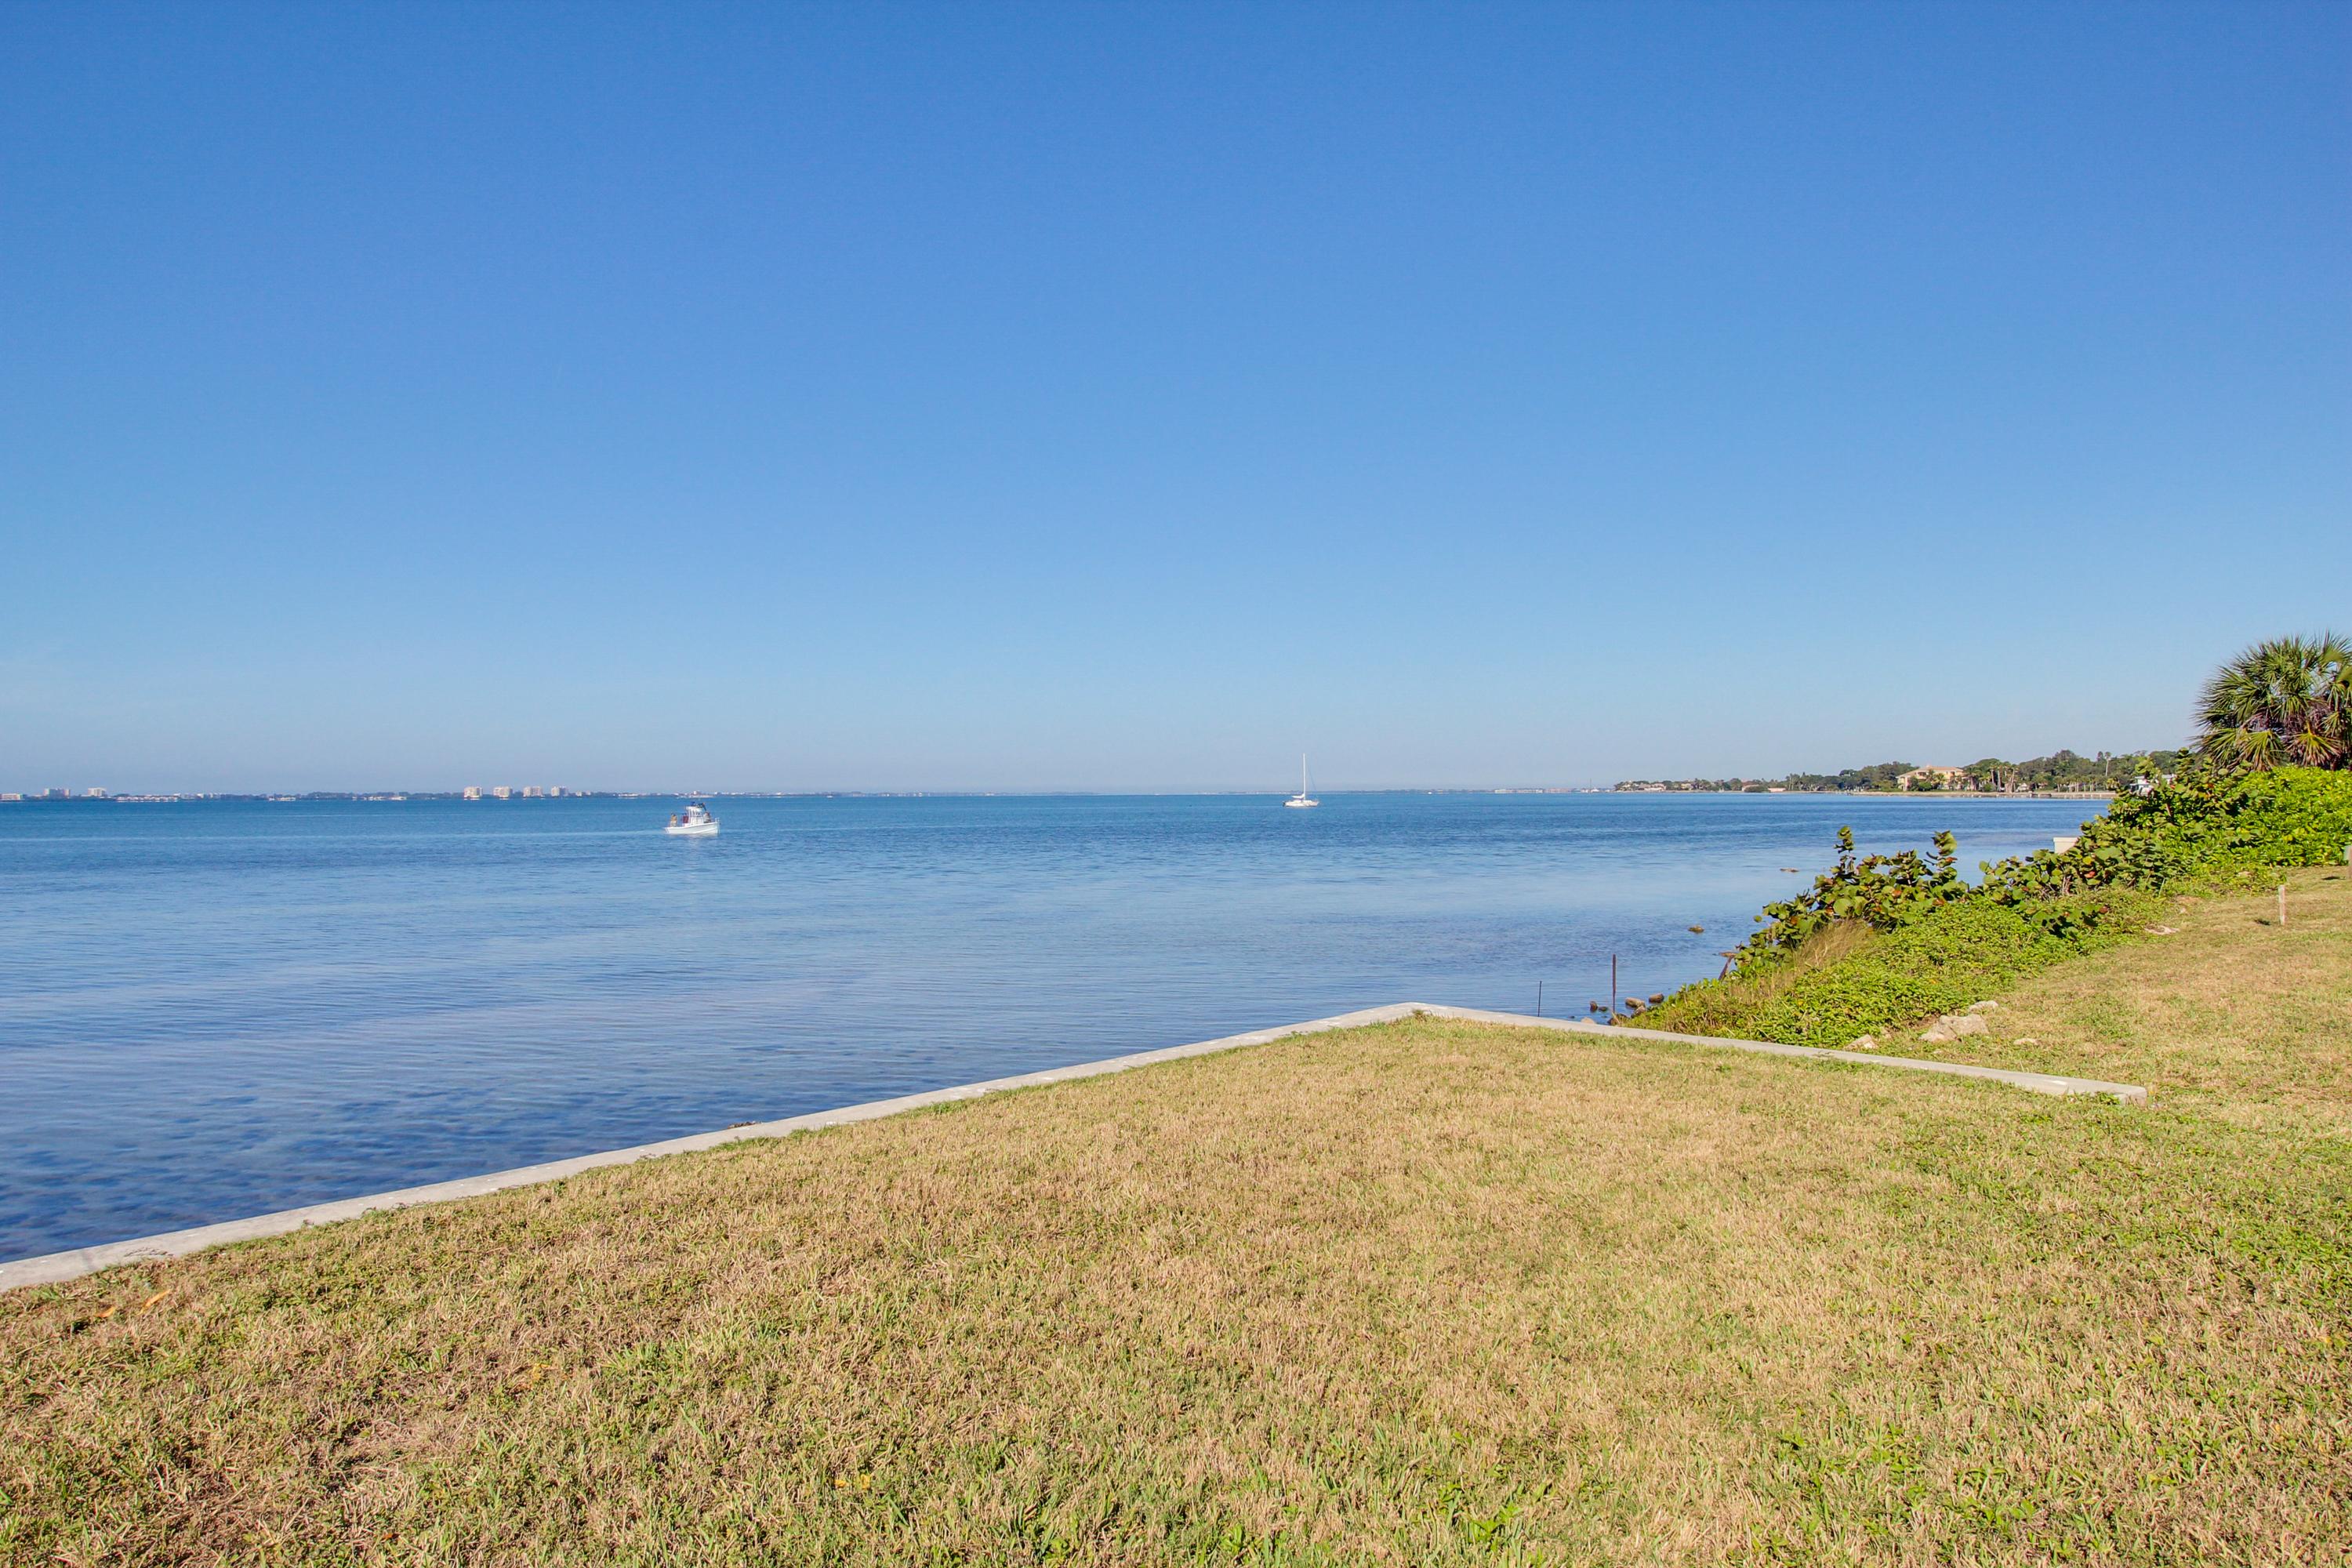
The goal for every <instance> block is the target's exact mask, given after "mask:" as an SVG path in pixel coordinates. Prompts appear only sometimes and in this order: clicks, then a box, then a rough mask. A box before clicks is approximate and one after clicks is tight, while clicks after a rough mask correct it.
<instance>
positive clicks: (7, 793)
mask: <svg viewBox="0 0 2352 1568" xmlns="http://www.w3.org/2000/svg"><path fill="white" fill-rule="evenodd" d="M24 798H25V797H24V796H23V795H18V794H17V793H16V791H15V790H12V789H11V790H0V801H8V800H22V799H24Z"/></svg>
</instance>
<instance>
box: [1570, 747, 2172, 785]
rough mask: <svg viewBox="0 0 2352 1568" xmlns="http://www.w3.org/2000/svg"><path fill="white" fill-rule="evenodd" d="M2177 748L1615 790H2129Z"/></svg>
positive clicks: (2167, 765) (1896, 765) (2153, 775)
mask: <svg viewBox="0 0 2352 1568" xmlns="http://www.w3.org/2000/svg"><path fill="white" fill-rule="evenodd" d="M2188 754H2189V753H2188V752H2184V751H2148V752H2093V753H2092V754H2091V755H2089V756H2087V757H2085V756H2083V755H2081V754H2079V753H2077V752H2069V751H2056V752H2051V753H2050V754H2049V755H2048V756H2046V757H2029V758H2027V759H2026V760H2025V761H2023V762H2020V763H2012V762H2010V761H2008V760H2006V759H2004V758H2001V757H1979V758H1978V759H1977V760H1976V761H1975V762H1973V763H1969V764H1968V765H1967V766H1965V767H1959V768H1956V769H1951V770H1937V769H1928V768H1923V767H1922V766H1921V765H1920V764H1919V763H1904V762H1892V763H1871V764H1870V765H1869V766H1867V767H1859V768H1846V769H1843V770H1842V771H1840V772H1838V773H1789V774H1787V775H1785V776H1783V777H1780V778H1775V779H1746V778H1732V779H1628V780H1627V781H1625V782H1624V783H1622V784H1619V785H1618V786H1617V787H1618V788H1619V789H1621V790H1633V791H1649V792H1658V791H1678V790H1690V791H1702V790H1709V791H1728V792H1734V793H1746V794H1750V795H1761V794H1764V793H1765V792H1767V791H1770V790H1783V791H1786V792H1788V793H1789V794H1791V795H1801V794H1822V793H1827V792H1831V791H1853V790H1879V791H1884V792H1886V793H1889V794H1898V793H1915V792H1916V793H1931V794H1933V793H1948V792H1950V791H1955V790H1979V791H1984V792H1987V793H1990V794H2000V795H2008V794H2012V793H2016V794H2022V793H2024V792H2026V791H2029V790H2085V791H2089V790H2110V789H2129V788H2132V787H2134V786H2135V785H2136V784H2137V783H2138V782H2139V781H2140V780H2142V779H2145V780H2147V781H2149V782H2150V783H2154V782H2157V781H2158V780H2161V779H2164V778H2167V777H2169V776H2170V775H2171V774H2173V773H2177V772H2179V768H2180V763H2181V762H2182V760H2183V759H2184V758H2186V757H2187V756H2188Z"/></svg>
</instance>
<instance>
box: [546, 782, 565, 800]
mask: <svg viewBox="0 0 2352 1568" xmlns="http://www.w3.org/2000/svg"><path fill="white" fill-rule="evenodd" d="M547 798H548V799H550V800H561V799H562V798H563V786H562V784H550V785H548V786H547Z"/></svg>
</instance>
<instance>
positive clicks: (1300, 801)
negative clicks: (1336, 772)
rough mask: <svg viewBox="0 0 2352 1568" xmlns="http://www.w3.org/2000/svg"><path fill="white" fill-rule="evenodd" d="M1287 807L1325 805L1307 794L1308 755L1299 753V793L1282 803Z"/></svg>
mask: <svg viewBox="0 0 2352 1568" xmlns="http://www.w3.org/2000/svg"><path fill="white" fill-rule="evenodd" d="M1282 804H1283V805H1322V804H1323V803H1322V802H1321V801H1319V800H1317V799H1316V798H1315V797H1314V796H1313V795H1308V794H1307V753H1306V752H1299V753H1298V793H1297V795H1292V796H1291V797H1290V798H1289V799H1288V800H1286V801H1284V802H1283V803H1282Z"/></svg>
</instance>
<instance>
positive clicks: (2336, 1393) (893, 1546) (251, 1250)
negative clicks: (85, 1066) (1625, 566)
mask: <svg viewBox="0 0 2352 1568" xmlns="http://www.w3.org/2000/svg"><path fill="white" fill-rule="evenodd" d="M2294 886H2295V892H2294V896H2293V898H2292V900H2291V901H2290V905H2289V910H2290V921H2289V924H2288V926H2287V927H2286V928H2285V929H2284V930H2280V929H2278V928H2276V927H2275V926H2273V925H2272V924H2269V923H2266V921H2267V919H2268V917H2269V915H2270V914H2271V913H2272V911H2273V904H2272V902H2271V900H2269V897H2268V895H2266V894H2265V895H2263V897H2260V898H2256V897H2251V896H2250V897H2243V898H2224V899H2213V900H2199V901H2194V902H2192V903H2190V904H2189V905H2188V906H2186V907H2185V908H2183V907H2179V906H2175V908H2174V914H2173V917H2172V918H2171V921H2170V923H2172V924H2174V925H2177V926H2178V927H2179V931H2178V932H2177V933H2176V934H2174V935H2171V936H2167V937H2158V938H2152V939H2150V940H2148V941H2147V942H2137V943H2133V944H2130V945H2127V946H2123V947H2118V948H2115V949H2112V950H2109V951H2106V952H2100V953H2097V954H2095V955H2093V956H2090V957H2087V958H2084V959H2081V960H2078V961H2076V962H2074V963H2068V964H2064V965H2061V966H2060V967H2058V968H2056V969H2053V970H2050V971H2047V972H2045V973H2042V974H2040V975H2037V976H2035V977H2033V978H2032V979H2031V980H2029V981H2027V982H2024V983H2022V984H2020V985H2019V986H2018V987H2017V988H2016V989H2015V991H2014V992H2013V993H2012V994H2011V995H2010V996H2009V997H2008V998H2007V1001H2008V1003H2009V1005H2006V1006H2004V1007H2003V1009H2002V1010H2001V1011H2000V1013H1999V1014H1998V1015H1997V1017H1998V1020H1999V1023H1998V1026H1997V1027H1996V1030H1995V1033H1994V1035H1993V1036H1992V1037H1990V1038H1986V1039H1978V1040H1972V1041H1969V1042H1965V1044H1967V1045H1969V1046H1970V1047H1975V1059H1981V1060H1989V1061H1995V1062H1999V1063H2002V1064H2006V1065H2021V1066H2032V1067H2041V1068H2054V1069H2057V1070H2062V1071H2069V1072H2076V1073H2083V1074H2089V1075H2094V1076H2097V1077H2102V1078H2110V1079H2126V1080H2129V1081H2136V1082H2140V1083H2145V1084H2147V1086H2149V1088H2150V1089H2151V1091H2152V1093H2153V1096H2154V1103H2152V1104H2151V1105H2150V1106H2149V1107H2147V1108H2146V1109H2141V1110H2126V1109H2124V1108H2121V1107H2117V1106H2116V1105H2113V1104H2109V1103H2105V1102H2100V1101H2092V1100H2082V1101H2073V1100H2051V1099H2045V1098H2041V1097H2037V1096H2033V1095H2028V1094H2024V1093H2021V1092H2018V1091H2015V1090H2011V1089H2003V1088H1999V1087H1995V1086H1991V1085H1985V1084H1977V1083H1968V1082H1957V1081H1948V1080H1943V1079H1936V1078H1932V1077H1927V1076H1924V1075H1915V1074H1906V1073H1900V1072H1895V1071H1889V1070H1885V1069H1879V1068H1842V1067H1837V1066H1834V1065H1823V1064H1816V1063H1802V1062H1790V1061H1783V1060H1780V1059H1777V1058H1759V1057H1754V1056H1749V1055H1746V1054H1742V1053H1735V1052H1727V1051H1725V1052H1718V1051H1715V1050H1711V1049H1708V1048H1706V1047H1692V1046H1679V1045H1669V1044H1661V1043H1649V1042H1643V1041H1637V1040H1633V1039H1630V1038H1617V1039H1611V1038H1608V1037H1579V1036H1563V1035H1559V1034H1556V1033H1544V1032H1537V1031H1518V1030H1508V1029H1497V1028H1491V1027H1486V1026H1473V1025H1463V1024H1450V1023H1440V1022H1435V1021H1431V1020H1421V1021H1417V1022H1413V1023H1408V1024H1401V1025H1394V1026H1383V1027H1380V1028H1372V1029H1365V1030H1360V1031H1354V1032H1350V1033H1346V1034H1332V1035H1319V1036H1311V1037H1302V1038H1298V1039H1296V1040H1290V1041H1285V1042H1282V1043H1278V1044H1276V1045H1271V1046H1266V1047H1257V1048H1253V1049H1248V1050H1244V1051H1239V1052H1235V1053H1233V1054H1230V1055H1226V1056H1222V1057H1213V1058H1199V1059H1194V1060H1190V1061H1184V1062H1179V1063H1174V1064H1170V1065H1166V1066H1162V1067H1158V1068H1150V1069H1146V1070H1143V1071H1139V1072H1136V1073H1132V1074H1128V1075H1123V1076H1119V1077H1114V1078H1108V1079H1093V1080H1088V1081H1084V1082H1078V1083H1072V1084H1066V1085H1061V1086H1056V1087H1055V1088H1052V1089H1042V1090H1036V1091H1031V1092H1024V1093H1020V1094H1012V1095H1005V1096H1002V1097H993V1098H990V1099H986V1100H978V1101H972V1102H969V1103H965V1104H961V1105H958V1106H954V1107H951V1108H947V1109H943V1110H938V1111H934V1112H925V1113H919V1114H916V1115H910V1116H907V1117H903V1118H898V1119H895V1120H892V1121H878V1122H869V1123H865V1124H861V1125H857V1126H852V1127H845V1128H839V1129H835V1130H832V1131H824V1132H821V1133H815V1134H811V1135H806V1136H802V1137H797V1138H793V1139H791V1140H788V1141H785V1142H770V1143H761V1144H749V1145H739V1146H735V1147H733V1148H730V1149H728V1150H724V1151H721V1152H716V1153H709V1154H698V1155H689V1156H685V1157H681V1158H677V1159H673V1160H667V1161H661V1162H654V1163H646V1164H642V1165H638V1166H633V1167H628V1168H624V1169H617V1170H611V1171H603V1172H598V1173H593V1174H591V1175H589V1176H585V1177H581V1178H577V1179H575V1180H573V1181H571V1182H569V1183H567V1184H562V1186H560V1187H550V1188H540V1189H530V1190H523V1191H518V1192H513V1193H507V1194H499V1195H496V1196H492V1197H488V1198H483V1199H478V1200H473V1201H469V1202H467V1203H463V1204H457V1205H446V1206H441V1207H436V1208H430V1209H425V1210H416V1211H410V1212H407V1213H404V1214H398V1215H377V1216H372V1217H370V1218H368V1219H364V1220H361V1221H357V1222H353V1223H351V1224H346V1225H340V1226H330V1227H325V1228H322V1229H320V1230H316V1231H312V1232H310V1233H307V1234H303V1235H299V1236H293V1237H282V1238H279V1239H277V1240H272V1241H265V1242H259V1243H254V1244H251V1245H247V1246H243V1247H236V1248H232V1249H228V1250H226V1251H221V1252H216V1253H213V1254H210V1255H206V1256H204V1257H200V1258H192V1259H187V1260H184V1261H181V1262H177V1263H173V1264H169V1265H164V1266H158V1267H152V1268H130V1269H120V1270H116V1271H113V1272H110V1273H108V1274H105V1275H102V1276H100V1277H97V1278H94V1279H85V1280H81V1281H79V1282H76V1283H74V1284H71V1285H68V1286H63V1287H55V1288H48V1289H33V1290H23V1291H18V1292H15V1293H13V1294H10V1295H7V1296H0V1559H5V1560H6V1561H10V1562H27V1563H32V1562H50V1561H58V1562H65V1563H123V1562H131V1563H136V1562H160V1561H215V1560H233V1561H237V1562H297V1561H299V1562H379V1563H417V1562H467V1563H503V1562H564V1563H754V1562H768V1561H776V1560H782V1561H794V1562H797V1561H810V1562H842V1563H851V1562H872V1563H905V1562H950V1561H982V1562H1010V1563H1056V1562H1071V1563H1128V1562H1160V1561H1182V1562H1192V1561H1205V1562H1235V1561H1238V1562H1248V1563H1316V1562H1332V1563H1362V1562H1376V1563H1447V1562H1527V1563H1592V1562H1606V1563H1683V1562H1712V1561H1735V1562H1766V1563H1778V1562H1787V1563H1841V1562H1868V1563H2019V1562H2039V1561H2053V1562H2069V1563H2086V1562H2087V1563H2101V1562H2114V1563H2192V1562H2193V1563H2341V1562H2343V1561H2345V1560H2346V1558H2347V1554H2352V1398H2347V1395H2352V1353H2348V1352H2347V1336H2352V1139H2347V1133H2352V1073H2348V1072H2347V1064H2352V881H2347V880H2345V879H2343V878H2342V876H2341V874H2340V873H2339V874H2334V875H2333V876H2332V877H2331V874H2326V873H2315V872H2305V873H2297V874H2296V875H2295V876H2294ZM1375 1000H1376V999H1375ZM2021 1037H2032V1038H2033V1039H2034V1040H2035V1041H2036V1042H2037V1043H2036V1044H2034V1045H2032V1046H2030V1047H2029V1046H2027V1045H2025V1044H2024V1043H2023V1041H2022V1040H2021ZM1894 1044H1895V1043H1894V1042H1890V1047H1893V1046H1894ZM1901 1048H1903V1049H1905V1050H1907V1051H1911V1052H1914V1053H1915V1054H1916V1053H1920V1052H1924V1051H1926V1050H1927V1049H1928V1048H1929V1047H1921V1046H1918V1045H1917V1044H1916V1041H1909V1040H1906V1041H1905V1042H1904V1043H1903V1044H1902V1046H1901ZM1944 1050H1945V1051H1946V1052H1947V1053H1948V1054H1953V1055H1959V1054H1962V1053H1961V1052H1960V1051H1959V1050H1958V1049H1957V1048H1956V1047H1944Z"/></svg>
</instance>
